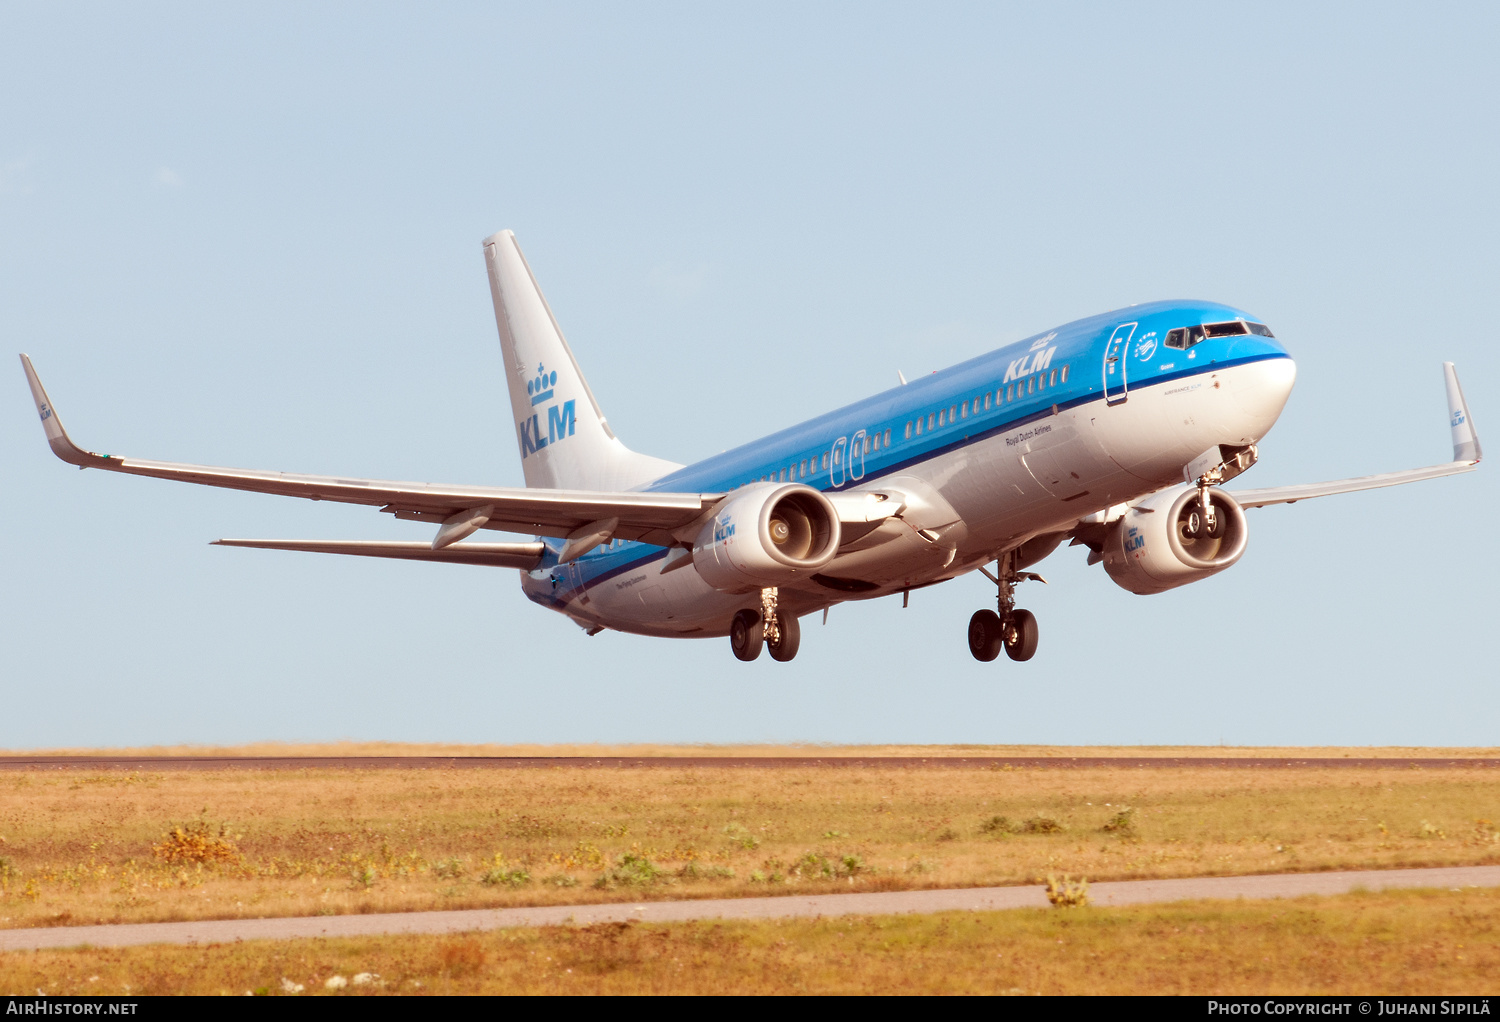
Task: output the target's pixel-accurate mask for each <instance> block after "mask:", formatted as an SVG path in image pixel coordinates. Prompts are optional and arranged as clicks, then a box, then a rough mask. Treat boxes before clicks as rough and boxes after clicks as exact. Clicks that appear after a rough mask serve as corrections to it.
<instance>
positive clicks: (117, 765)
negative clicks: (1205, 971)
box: [0, 756, 1500, 771]
mask: <svg viewBox="0 0 1500 1022" xmlns="http://www.w3.org/2000/svg"><path fill="white" fill-rule="evenodd" d="M553 767H572V768H579V767H582V768H590V767H591V768H607V769H622V768H649V767H677V768H683V767H708V768H730V767H733V768H740V767H751V768H754V767H762V768H765V767H780V768H786V767H846V768H847V767H880V768H904V769H931V768H944V767H947V768H967V769H970V770H975V769H989V770H995V769H1003V768H1005V767H1012V768H1016V769H1033V770H1034V769H1049V770H1066V769H1085V768H1100V767H1114V768H1118V767H1133V768H1140V769H1150V768H1171V769H1180V768H1184V767H1186V768H1192V769H1214V770H1269V769H1287V768H1290V769H1304V770H1305V769H1330V768H1332V769H1346V768H1351V767H1355V768H1365V769H1369V768H1385V769H1391V770H1411V769H1426V770H1443V769H1455V768H1463V767H1468V768H1481V769H1485V768H1487V769H1500V759H1477V758H1468V759H1464V758H1455V759H1433V758H1395V757H1388V756H1366V757H1360V758H1354V757H1345V756H1339V757H1332V756H1328V757H1316V756H1309V757H1274V758H1273V757H1254V758H1252V757H1238V756H1203V757H1197V756H1011V757H1005V756H974V757H969V756H926V757H917V756H130V757H114V756H0V770H136V771H140V770H483V769H489V770H540V769H549V768H553Z"/></svg>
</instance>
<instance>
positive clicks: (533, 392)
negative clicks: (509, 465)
mask: <svg viewBox="0 0 1500 1022" xmlns="http://www.w3.org/2000/svg"><path fill="white" fill-rule="evenodd" d="M556 388H557V370H556V369H554V370H552V371H551V372H548V371H547V367H546V366H544V365H538V366H537V367H536V375H535V376H533V377H532V378H531V379H529V380H527V381H526V394H527V396H528V397H530V398H531V407H533V408H535V407H537V405H540V404H543V403H545V402H547V401H551V400H552V397H553V394H554V393H555V391H556ZM577 424H578V423H577V417H576V414H575V411H574V403H573V402H572V401H564V402H563V403H562V404H561V405H557V404H551V405H548V406H547V432H546V433H545V434H543V432H542V413H541V412H539V411H538V412H533V413H532V415H531V417H530V418H527V419H522V420H521V421H520V422H519V423H517V425H518V426H519V427H520V429H521V460H522V461H525V460H526V458H527V457H528V456H530V455H531V454H533V453H535V452H537V451H539V450H541V449H542V448H543V447H546V446H547V445H548V444H555V443H557V442H558V441H559V440H564V439H566V438H567V437H570V436H572V435H573V430H574V429H575V427H576V426H577Z"/></svg>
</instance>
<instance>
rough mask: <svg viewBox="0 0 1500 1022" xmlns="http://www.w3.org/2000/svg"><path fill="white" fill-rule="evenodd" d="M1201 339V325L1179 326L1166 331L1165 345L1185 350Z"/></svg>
mask: <svg viewBox="0 0 1500 1022" xmlns="http://www.w3.org/2000/svg"><path fill="white" fill-rule="evenodd" d="M1201 340H1203V328H1202V327H1201V326H1180V327H1178V328H1177V329H1176V330H1168V331H1167V341H1166V344H1167V347H1169V348H1178V349H1181V350H1183V351H1186V350H1187V349H1188V348H1191V347H1192V346H1193V345H1195V344H1197V343H1198V342H1199V341H1201Z"/></svg>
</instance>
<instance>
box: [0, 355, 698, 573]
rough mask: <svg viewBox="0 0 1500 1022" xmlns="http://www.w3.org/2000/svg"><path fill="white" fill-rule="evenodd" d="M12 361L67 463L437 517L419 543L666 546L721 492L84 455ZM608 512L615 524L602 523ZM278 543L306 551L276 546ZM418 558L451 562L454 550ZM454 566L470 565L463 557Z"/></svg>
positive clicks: (439, 546) (30, 372)
mask: <svg viewBox="0 0 1500 1022" xmlns="http://www.w3.org/2000/svg"><path fill="white" fill-rule="evenodd" d="M21 364H22V366H23V367H24V368H25V370H26V382H27V383H28V384H30V386H31V396H32V398H33V399H34V400H35V401H36V410H37V414H38V415H40V416H41V419H42V429H43V431H44V432H45V433H46V435H47V443H48V444H49V445H50V446H51V448H52V452H53V453H54V454H56V455H57V456H58V457H59V458H61V459H62V460H63V461H66V462H67V463H68V464H70V465H77V466H78V467H79V468H99V469H104V470H105V471H109V472H124V473H126V474H129V475H138V476H151V477H153V478H156V479H176V480H178V481H179V482H184V483H200V484H202V485H205V486H222V487H226V488H228V489H231V490H249V491H251V492H254V493H274V494H279V495H281V496H284V497H303V498H305V499H307V500H332V501H338V502H341V503H345V504H367V505H369V506H371V507H378V508H380V509H381V510H382V511H386V512H388V513H391V514H394V515H395V516H396V517H397V518H402V519H408V520H415V521H423V522H435V523H440V524H441V526H442V527H441V528H440V529H439V531H438V535H437V537H436V538H435V539H434V540H433V542H432V544H431V546H430V547H429V549H430V550H432V551H434V552H436V551H441V550H444V549H448V548H451V547H452V546H454V545H457V546H459V548H460V549H463V547H462V545H461V544H459V543H458V541H459V540H462V539H463V538H464V537H466V536H468V535H471V534H472V533H473V532H474V531H475V530H477V529H480V528H486V529H494V530H498V531H501V532H519V533H525V534H531V535H540V536H557V537H566V536H572V535H574V534H580V535H582V534H584V533H587V534H589V536H591V537H592V536H594V535H595V534H597V533H598V531H599V528H598V527H599V526H601V525H603V524H609V525H611V526H612V528H611V530H610V534H611V535H613V536H615V537H618V538H620V539H632V540H640V541H642V542H645V543H655V544H657V545H659V546H672V545H675V544H678V543H680V542H681V541H680V540H678V539H676V538H674V537H673V536H672V533H673V532H674V531H676V530H679V529H682V528H683V527H685V526H688V525H691V524H693V523H694V522H695V521H697V520H698V519H699V518H701V517H702V516H703V515H704V514H705V513H706V512H708V511H709V510H710V509H711V508H712V507H713V506H714V505H715V504H717V503H718V502H719V501H720V500H721V499H722V498H723V496H724V495H723V494H722V493H636V492H619V493H609V492H600V491H590V490H541V489H507V488H504V487H497V486H444V485H440V484H435V483H402V482H387V481H384V480H379V479H344V478H340V477H336V476H312V475H293V474H291V473H288V472H271V471H263V470H255V469H238V468H215V467H211V466H206V465H179V464H174V463H172V462H165V461H141V460H138V459H135V458H122V457H118V456H116V455H112V454H94V453H92V452H90V451H86V450H83V449H82V448H80V447H78V446H77V445H76V444H74V443H73V441H72V440H70V439H69V438H68V434H67V431H66V430H65V429H63V426H62V423H61V422H60V421H58V417H57V411H56V409H55V408H54V407H53V405H52V401H51V399H50V398H48V397H47V392H46V390H44V389H43V388H42V381H41V380H40V379H39V378H38V377H37V374H36V370H35V369H33V368H32V365H31V359H29V358H27V357H26V356H25V355H22V356H21ZM611 519H614V520H615V521H613V522H611V521H610V520H611ZM265 542H269V541H258V542H257V545H265ZM235 545H249V543H246V542H241V543H239V544H235ZM423 545H426V544H423ZM320 546H321V547H323V548H324V549H325V551H326V552H329V553H332V552H335V551H334V550H332V549H331V548H330V547H331V544H326V543H325V544H320ZM281 549H313V548H312V547H309V546H291V545H283V546H282V547H281ZM340 552H353V551H352V550H350V551H340ZM363 552H366V553H371V554H373V555H374V556H387V557H392V556H394V557H402V556H408V555H407V554H402V553H396V552H394V551H393V550H392V551H389V552H386V553H383V554H380V553H374V551H363ZM490 553H493V554H498V553H499V552H498V551H490ZM507 553H512V552H507ZM520 556H522V557H525V556H527V555H526V554H520ZM422 559H424V560H459V558H458V557H456V556H449V557H445V558H427V557H424V558H422ZM464 563H476V562H475V561H473V560H466V561H464ZM486 563H494V562H493V561H490V562H486ZM507 566H510V565H507Z"/></svg>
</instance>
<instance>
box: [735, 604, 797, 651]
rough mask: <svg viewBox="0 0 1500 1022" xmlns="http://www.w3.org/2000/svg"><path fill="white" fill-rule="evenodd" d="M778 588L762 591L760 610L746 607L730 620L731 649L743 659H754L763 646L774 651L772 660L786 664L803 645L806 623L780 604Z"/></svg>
mask: <svg viewBox="0 0 1500 1022" xmlns="http://www.w3.org/2000/svg"><path fill="white" fill-rule="evenodd" d="M778 596H779V594H778V592H777V590H776V589H775V588H771V589H762V590H761V591H760V613H759V614H757V613H756V612H755V611H753V610H742V611H740V612H739V613H737V614H735V616H734V620H733V621H731V622H730V623H729V648H730V649H732V650H733V651H734V655H735V656H736V657H737V658H738V659H740V660H754V659H756V658H757V657H759V656H760V651H761V649H762V647H764V648H765V649H768V650H770V652H771V659H772V660H779V661H781V662H782V663H785V662H786V661H788V660H790V659H792V657H794V656H796V655H797V649H798V647H799V646H801V645H802V626H801V625H800V624H798V623H797V619H796V618H795V617H793V616H792V615H791V614H783V613H781V611H780V608H779V607H778Z"/></svg>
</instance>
